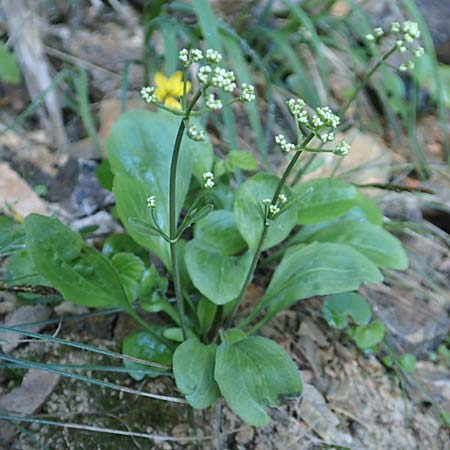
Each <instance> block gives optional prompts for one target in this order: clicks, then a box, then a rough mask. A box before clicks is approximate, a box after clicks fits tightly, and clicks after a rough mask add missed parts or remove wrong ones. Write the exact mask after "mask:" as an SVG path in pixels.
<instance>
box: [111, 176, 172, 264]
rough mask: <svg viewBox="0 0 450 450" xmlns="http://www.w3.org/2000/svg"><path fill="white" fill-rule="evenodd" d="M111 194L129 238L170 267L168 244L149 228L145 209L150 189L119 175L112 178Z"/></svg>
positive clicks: (146, 208) (148, 213)
mask: <svg viewBox="0 0 450 450" xmlns="http://www.w3.org/2000/svg"><path fill="white" fill-rule="evenodd" d="M113 192H114V196H115V198H116V207H117V213H118V214H119V217H120V219H121V220H122V222H123V225H124V227H125V228H126V230H127V231H128V233H129V234H130V236H131V237H132V238H133V239H134V240H135V241H136V242H137V243H138V244H139V245H141V246H142V247H145V248H146V249H148V250H150V251H152V252H153V253H155V254H156V255H157V256H158V257H159V258H160V259H161V261H162V262H163V263H164V265H165V266H166V267H170V248H169V244H168V243H167V242H166V241H165V240H164V239H163V238H162V237H161V236H160V235H159V232H158V231H156V230H155V229H153V228H152V227H153V226H150V224H151V223H153V222H152V217H151V215H150V210H149V209H148V207H147V196H148V195H149V193H150V188H147V187H146V185H145V184H144V183H142V182H141V181H139V180H137V179H133V178H131V177H129V176H128V175H121V174H120V175H115V176H114V185H113ZM157 209H158V210H159V209H160V208H157ZM162 212H163V211H162V210H161V213H162ZM158 217H159V216H158ZM160 225H161V224H160Z"/></svg>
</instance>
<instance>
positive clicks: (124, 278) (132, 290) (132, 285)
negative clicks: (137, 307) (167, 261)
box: [111, 252, 145, 303]
mask: <svg viewBox="0 0 450 450" xmlns="http://www.w3.org/2000/svg"><path fill="white" fill-rule="evenodd" d="M111 264H112V265H113V266H114V268H115V269H116V271H117V273H118V274H119V277H120V281H121V282H122V286H123V288H124V289H125V293H126V294H127V297H128V301H129V302H130V303H132V302H134V301H135V300H136V298H137V296H138V293H139V283H140V281H141V278H142V275H143V274H144V270H145V266H144V263H143V262H142V260H141V258H139V257H138V256H136V255H133V253H126V252H122V253H116V254H115V255H114V256H113V257H112V259H111Z"/></svg>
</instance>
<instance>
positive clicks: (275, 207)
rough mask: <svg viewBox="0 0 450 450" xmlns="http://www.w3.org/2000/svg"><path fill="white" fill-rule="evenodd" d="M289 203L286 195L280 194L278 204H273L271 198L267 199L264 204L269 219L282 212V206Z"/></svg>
mask: <svg viewBox="0 0 450 450" xmlns="http://www.w3.org/2000/svg"><path fill="white" fill-rule="evenodd" d="M286 202H287V197H286V195H284V194H280V195H279V196H278V199H277V202H276V203H272V200H271V199H270V198H265V199H264V200H263V201H262V203H263V205H264V206H265V207H266V208H267V209H266V214H267V216H268V217H274V216H276V215H277V214H278V213H279V212H280V211H281V208H280V205H283V204H284V203H286Z"/></svg>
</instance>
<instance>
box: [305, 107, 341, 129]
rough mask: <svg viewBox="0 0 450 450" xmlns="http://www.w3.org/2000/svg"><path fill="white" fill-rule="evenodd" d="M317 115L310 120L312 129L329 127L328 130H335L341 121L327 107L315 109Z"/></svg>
mask: <svg viewBox="0 0 450 450" xmlns="http://www.w3.org/2000/svg"><path fill="white" fill-rule="evenodd" d="M316 112H317V114H315V115H314V116H313V118H312V122H313V125H314V127H316V128H320V127H323V126H325V127H329V128H337V126H338V125H339V124H340V122H341V119H340V118H339V117H338V116H337V115H336V114H334V113H333V111H331V109H330V108H329V107H328V106H322V107H319V108H316Z"/></svg>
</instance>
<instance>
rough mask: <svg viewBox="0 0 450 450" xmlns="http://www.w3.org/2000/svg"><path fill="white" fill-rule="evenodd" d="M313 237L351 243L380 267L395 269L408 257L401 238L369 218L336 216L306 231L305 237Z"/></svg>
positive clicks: (405, 262)
mask: <svg viewBox="0 0 450 450" xmlns="http://www.w3.org/2000/svg"><path fill="white" fill-rule="evenodd" d="M302 231H303V230H302ZM303 233H307V231H306V230H305V231H303ZM314 241H318V242H338V243H342V244H348V245H351V246H352V247H354V248H355V249H356V250H358V251H359V252H361V253H362V254H363V255H366V256H367V257H368V258H369V259H371V260H372V261H373V262H374V263H375V264H377V265H378V266H380V267H388V268H391V269H397V270H405V269H407V267H408V258H407V256H406V253H405V251H404V249H403V246H402V244H401V242H400V241H399V240H398V239H397V238H396V237H394V236H392V234H390V233H389V232H387V231H386V230H384V229H383V228H382V227H380V226H378V225H373V224H371V223H369V222H361V221H358V220H337V221H334V222H331V223H328V224H325V225H323V226H321V227H320V229H319V230H317V231H316V232H313V233H309V236H308V237H307V239H306V240H305V242H314Z"/></svg>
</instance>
